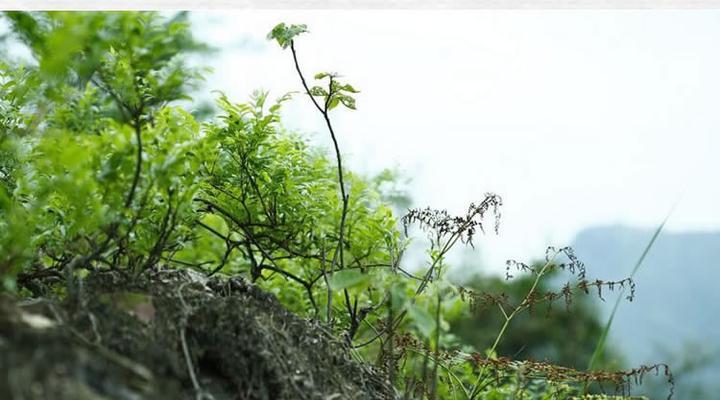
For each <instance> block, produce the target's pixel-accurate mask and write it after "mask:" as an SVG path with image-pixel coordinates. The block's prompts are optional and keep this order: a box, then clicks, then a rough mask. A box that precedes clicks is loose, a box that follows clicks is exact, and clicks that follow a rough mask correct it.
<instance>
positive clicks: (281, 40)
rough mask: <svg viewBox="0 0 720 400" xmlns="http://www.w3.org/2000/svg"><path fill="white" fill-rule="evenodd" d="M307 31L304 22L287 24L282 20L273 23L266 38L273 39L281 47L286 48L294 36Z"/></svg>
mask: <svg viewBox="0 0 720 400" xmlns="http://www.w3.org/2000/svg"><path fill="white" fill-rule="evenodd" d="M307 31H308V30H307V25H305V24H300V25H290V26H287V25H285V23H284V22H281V23H279V24H277V25H275V27H274V28H273V29H272V31H270V33H268V35H267V38H268V39H269V40H272V39H275V40H276V41H277V42H278V44H279V45H280V46H281V47H282V48H283V49H287V48H288V46H290V43H292V41H293V39H295V36H297V35H299V34H301V33H305V32H307Z"/></svg>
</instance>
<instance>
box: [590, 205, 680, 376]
mask: <svg viewBox="0 0 720 400" xmlns="http://www.w3.org/2000/svg"><path fill="white" fill-rule="evenodd" d="M676 205H677V203H676V204H674V205H673V206H672V208H670V211H669V212H668V213H667V215H666V216H665V219H664V220H663V221H662V223H661V224H660V225H659V226H658V227H657V229H655V233H653V235H652V237H651V238H650V241H649V242H648V244H647V246H645V250H643V252H642V254H641V255H640V258H638V260H637V262H636V263H635V267H634V268H633V270H632V273H630V278H633V277H635V273H636V272H637V271H638V269H640V265H642V263H643V261H644V260H645V257H646V256H647V255H648V253H649V252H650V249H651V248H652V247H653V245H654V244H655V240H656V239H657V238H658V236H660V232H662V230H663V228H664V227H665V223H666V222H667V221H668V219H669V218H670V215H671V214H672V213H673V211H674V210H675V206H676ZM624 294H625V288H624V287H623V288H622V290H621V291H620V295H619V296H618V297H617V299H616V300H615V305H614V306H613V310H612V313H610V318H608V321H607V323H605V327H604V328H603V331H602V333H601V334H600V339H598V343H597V345H596V346H595V351H594V352H593V355H592V357H590V362H589V363H588V370H592V369H593V368H594V367H595V364H596V363H597V360H598V358H599V357H600V355H601V354H602V353H603V351H605V343H606V341H607V336H608V333H609V332H610V327H611V326H612V323H613V320H614V319H615V313H617V310H618V307H619V306H620V301H621V300H622V299H623V295H624Z"/></svg>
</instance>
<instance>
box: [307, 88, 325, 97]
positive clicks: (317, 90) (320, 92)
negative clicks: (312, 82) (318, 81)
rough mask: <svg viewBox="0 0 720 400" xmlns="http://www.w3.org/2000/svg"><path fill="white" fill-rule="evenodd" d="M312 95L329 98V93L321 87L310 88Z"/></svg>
mask: <svg viewBox="0 0 720 400" xmlns="http://www.w3.org/2000/svg"><path fill="white" fill-rule="evenodd" d="M310 94H311V95H313V96H319V97H327V95H328V92H327V91H326V90H325V89H323V88H321V87H320V86H313V87H311V88H310Z"/></svg>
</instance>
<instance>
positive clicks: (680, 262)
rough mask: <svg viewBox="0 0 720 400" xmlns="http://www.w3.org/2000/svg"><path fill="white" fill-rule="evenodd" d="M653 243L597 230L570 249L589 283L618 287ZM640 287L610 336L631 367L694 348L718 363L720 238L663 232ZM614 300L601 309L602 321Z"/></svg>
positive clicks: (620, 230)
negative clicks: (610, 283) (610, 282)
mask: <svg viewBox="0 0 720 400" xmlns="http://www.w3.org/2000/svg"><path fill="white" fill-rule="evenodd" d="M652 235H653V229H639V228H631V227H626V226H619V225H616V226H606V227H595V228H588V229H585V230H583V231H581V232H580V233H579V234H578V235H577V236H576V237H575V240H574V242H573V244H572V246H573V248H574V249H575V253H576V255H577V256H578V257H579V258H580V259H581V260H582V261H584V262H585V264H586V266H587V270H588V278H590V279H594V278H600V279H603V280H610V279H612V280H617V279H622V278H624V277H626V276H629V274H630V273H631V271H632V269H633V267H634V265H635V263H636V262H637V260H638V258H639V257H640V255H641V254H642V252H643V250H644V249H645V246H646V245H647V243H648V242H649V240H650V238H651V237H652ZM634 280H635V282H636V285H637V290H636V297H635V300H634V301H633V302H631V303H629V302H627V301H623V303H622V304H621V305H620V308H619V311H618V313H617V314H616V316H615V321H614V323H613V326H612V330H611V333H610V339H611V340H612V341H613V342H614V343H615V344H616V345H617V346H619V347H620V349H621V350H622V351H623V353H624V354H625V356H626V357H627V361H628V362H629V363H631V364H635V365H636V364H641V363H656V362H664V361H668V360H666V359H665V358H667V356H668V355H667V353H666V352H671V353H680V354H683V353H684V352H687V351H686V350H687V347H685V346H687V345H689V344H694V345H697V348H699V349H701V350H702V351H703V352H708V353H713V352H714V353H715V354H716V355H717V356H720V232H662V233H661V234H660V236H659V237H658V238H657V240H656V242H655V244H654V245H653V247H652V248H651V249H650V252H649V253H648V255H647V257H646V258H645V260H644V262H643V265H642V266H641V268H640V270H639V271H638V273H637V274H636V275H635V278H634ZM616 296H617V295H613V294H607V295H605V299H606V301H605V302H601V305H600V309H601V312H602V317H603V320H607V317H608V316H609V314H610V312H611V311H612V307H613V304H614V302H615V299H616ZM717 356H716V357H714V359H715V361H714V365H715V366H714V367H713V368H711V370H712V371H713V374H714V375H715V376H718V375H720V362H718V361H717V358H718V357H717ZM707 373H708V372H707V371H706V372H705V373H703V374H701V375H704V374H707ZM681 398H682V397H681Z"/></svg>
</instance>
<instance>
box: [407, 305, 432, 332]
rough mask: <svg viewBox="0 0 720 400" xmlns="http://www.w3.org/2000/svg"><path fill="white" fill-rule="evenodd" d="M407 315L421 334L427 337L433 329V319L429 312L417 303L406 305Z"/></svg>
mask: <svg viewBox="0 0 720 400" xmlns="http://www.w3.org/2000/svg"><path fill="white" fill-rule="evenodd" d="M408 315H409V316H410V318H411V319H412V320H413V323H414V324H415V326H416V327H417V328H418V330H419V331H420V333H421V334H422V335H423V336H425V337H426V338H429V337H430V336H431V335H432V333H433V331H434V330H435V319H434V318H433V317H432V316H431V315H430V313H428V312H427V311H426V310H424V309H422V308H420V307H419V306H418V305H417V304H412V305H411V306H410V307H408Z"/></svg>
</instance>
